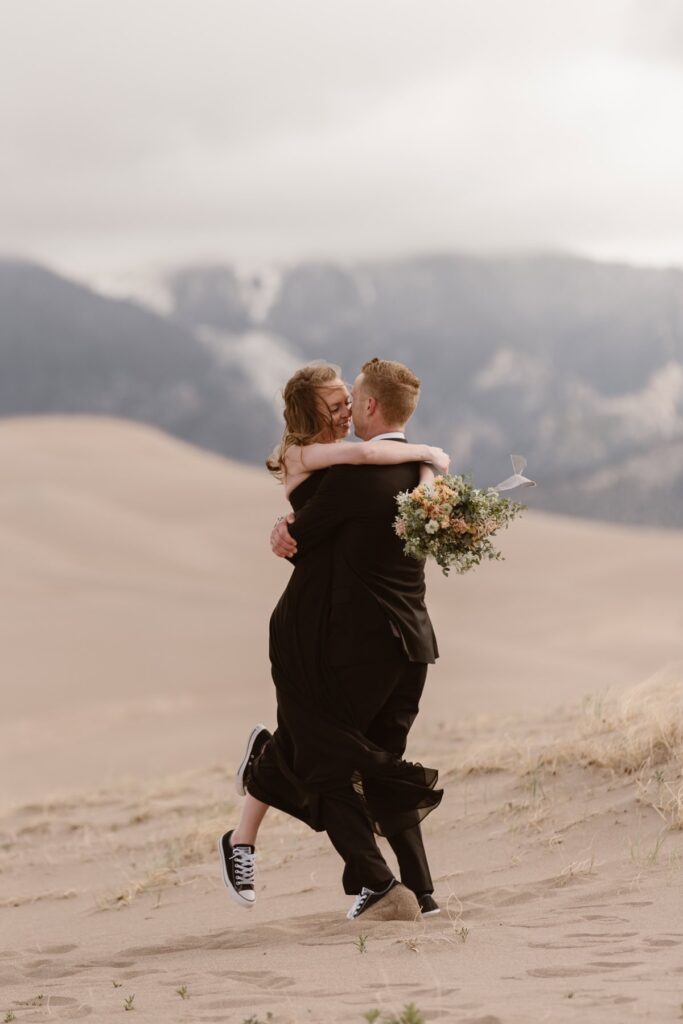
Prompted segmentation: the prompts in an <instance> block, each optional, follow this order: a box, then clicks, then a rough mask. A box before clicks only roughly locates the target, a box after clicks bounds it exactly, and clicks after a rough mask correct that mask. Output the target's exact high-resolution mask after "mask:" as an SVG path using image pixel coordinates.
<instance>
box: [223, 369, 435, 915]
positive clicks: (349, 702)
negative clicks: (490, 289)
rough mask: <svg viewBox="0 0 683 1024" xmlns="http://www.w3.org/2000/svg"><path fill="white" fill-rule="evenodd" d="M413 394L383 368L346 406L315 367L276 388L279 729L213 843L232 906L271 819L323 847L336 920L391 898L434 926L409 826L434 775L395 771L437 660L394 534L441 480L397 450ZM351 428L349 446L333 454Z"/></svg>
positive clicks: (403, 378)
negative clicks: (425, 485)
mask: <svg viewBox="0 0 683 1024" xmlns="http://www.w3.org/2000/svg"><path fill="white" fill-rule="evenodd" d="M419 390H420V381H419V379H418V378H417V377H416V376H415V375H414V374H413V373H412V372H411V371H410V370H409V369H408V368H407V367H405V366H403V365H402V364H401V363H397V362H391V361H388V360H381V359H372V360H371V361H370V362H368V363H366V364H365V365H364V366H363V368H362V371H361V373H360V374H359V375H358V377H357V378H356V380H355V382H354V385H353V390H352V393H351V394H349V391H348V389H347V387H346V385H345V384H344V383H343V381H342V380H341V377H340V370H339V368H338V367H336V366H332V365H330V364H327V363H314V364H311V365H308V366H304V367H302V368H301V369H300V370H298V371H297V372H296V373H295V374H294V376H293V377H292V378H291V379H290V380H289V381H288V383H287V385H286V387H285V389H284V392H283V394H284V400H285V409H284V418H285V432H284V435H283V438H282V442H281V444H280V446H279V448H277V449H276V451H275V452H274V453H273V455H272V456H271V458H270V459H269V460H268V463H267V465H268V468H269V469H270V471H271V472H272V473H274V474H275V476H276V477H277V478H278V479H279V480H280V481H281V482H282V484H283V485H284V487H285V494H286V496H287V498H288V500H289V501H290V503H291V505H292V509H293V512H292V513H290V514H289V515H288V516H287V517H286V518H284V519H281V520H279V521H278V522H277V523H276V525H275V527H274V529H273V532H272V534H271V547H272V549H273V552H274V553H275V554H276V555H278V556H280V557H286V558H288V559H289V560H290V561H291V562H292V563H293V565H294V569H293V572H292V574H291V576H290V579H289V582H288V584H287V587H286V589H285V591H284V593H283V594H282V596H281V598H280V600H279V602H278V604H277V606H276V608H275V610H274V612H273V615H272V617H271V620H270V660H271V667H272V676H273V681H274V683H275V690H276V697H277V728H276V729H275V731H274V732H273V733H272V734H271V733H270V732H269V731H268V730H267V729H266V728H265V727H263V726H260V725H259V726H256V727H255V728H254V729H253V730H252V733H251V735H250V737H249V740H248V743H247V749H246V752H245V754H244V757H243V759H242V763H241V765H240V768H239V770H238V772H237V776H236V787H237V791H238V792H239V793H240V794H242V795H244V797H245V799H244V803H243V809H242V814H241V817H240V821H239V823H238V825H237V827H236V828H234V829H232V830H230V831H229V832H227V833H226V834H225V835H224V836H222V838H221V839H220V840H219V852H220V856H221V862H222V867H223V878H224V881H225V883H226V885H227V887H228V890H229V892H230V895H231V896H232V897H233V899H235V900H236V901H237V902H238V903H240V904H241V905H242V906H244V907H251V906H253V905H254V902H255V899H256V889H255V873H254V859H255V847H256V841H257V833H258V828H259V825H260V824H261V821H262V820H263V817H264V815H265V813H266V811H267V809H268V807H269V806H272V807H278V808H279V809H280V810H282V811H284V812H285V813H287V814H290V815H292V816H293V817H296V818H299V819H300V820H301V821H304V822H305V823H306V824H307V825H309V826H310V827H311V828H312V829H315V830H316V831H325V832H327V835H328V837H329V839H330V841H331V843H332V845H333V846H334V848H335V849H336V850H337V852H338V853H339V855H340V856H341V858H342V860H343V862H344V872H343V877H342V882H343V886H344V891H345V892H346V893H347V894H348V895H350V896H353V897H354V902H353V904H352V906H351V908H350V909H349V911H348V914H347V917H348V918H349V919H355V918H357V917H359V916H360V915H362V914H364V913H366V912H367V911H369V910H370V909H371V908H373V907H377V906H378V904H383V912H384V913H386V912H389V916H390V910H391V904H392V901H394V902H396V901H397V899H398V897H399V894H400V896H401V898H402V899H403V897H404V896H406V895H408V897H409V899H410V901H411V902H412V903H413V905H414V907H415V914H416V915H417V914H418V913H420V912H421V913H422V914H423V915H430V914H435V913H438V912H439V907H438V905H437V903H436V902H435V900H434V898H433V895H432V894H433V891H434V887H433V883H432V878H431V874H430V870H429V864H428V861H427V855H426V852H425V848H424V843H423V838H422V833H421V828H420V822H421V821H422V819H423V818H424V817H425V816H426V815H427V814H429V812H430V811H432V810H433V809H434V808H435V807H437V806H438V804H439V803H440V801H441V797H442V795H443V794H442V790H439V789H436V788H435V786H436V782H437V772H436V771H435V770H434V769H431V768H426V767H423V766H422V765H420V764H417V763H412V762H410V761H405V760H403V754H404V752H405V749H406V742H407V737H408V732H409V730H410V727H411V726H412V724H413V722H414V720H415V717H416V715H417V713H418V707H419V702H420V697H421V695H422V690H423V687H424V684H425V679H426V675H427V666H428V665H429V664H433V663H434V661H435V660H436V658H437V656H438V650H437V645H436V638H435V636H434V631H433V629H432V625H431V622H430V620H429V615H428V613H427V609H426V606H425V580H424V563H422V562H419V561H417V560H416V559H413V558H409V557H406V556H405V555H404V553H403V546H402V543H401V541H400V540H399V538H398V537H397V536H396V535H395V533H394V530H393V522H394V518H395V515H396V502H395V496H396V494H398V492H399V491H405V490H410V489H412V488H414V487H415V486H417V484H418V483H420V482H423V481H425V480H427V481H429V480H430V479H433V476H434V474H435V473H445V472H447V471H448V465H449V458H448V456H447V455H446V454H445V453H444V452H443V451H442V450H441V449H440V448H433V447H431V446H427V445H416V444H409V443H408V442H407V441H406V437H405V432H404V431H405V426H406V423H407V422H408V420H409V419H410V417H411V415H412V414H413V412H414V410H415V407H416V405H417V401H418V397H419ZM352 422H353V427H354V430H355V434H356V436H357V437H358V438H360V439H361V442H362V443H360V444H349V443H344V442H345V439H346V438H347V436H348V434H349V433H350V430H351V423H352ZM376 836H385V837H386V838H387V840H388V842H389V844H390V846H391V847H392V849H393V852H394V854H395V857H396V860H397V862H398V867H399V873H400V882H399V880H398V879H397V878H395V877H394V873H393V871H392V870H391V868H390V867H389V865H388V864H387V862H386V860H385V859H384V857H383V855H382V853H381V851H380V849H379V846H378V844H377V840H376ZM399 885H402V886H403V887H404V888H405V890H408V891H409V892H408V893H407V894H406V893H405V892H401V890H399V889H398V888H397V887H398V886H399ZM410 891H412V893H414V894H415V898H413V897H412V896H410V894H409V893H410ZM403 905H404V906H405V901H404V903H403Z"/></svg>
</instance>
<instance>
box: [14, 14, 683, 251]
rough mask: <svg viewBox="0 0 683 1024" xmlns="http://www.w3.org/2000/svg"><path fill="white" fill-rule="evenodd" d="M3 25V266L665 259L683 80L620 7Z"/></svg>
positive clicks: (679, 158) (35, 18) (68, 17)
mask: <svg viewBox="0 0 683 1024" xmlns="http://www.w3.org/2000/svg"><path fill="white" fill-rule="evenodd" d="M665 6H666V4H665ZM648 9H652V7H650V8H648ZM5 11H6V25H7V26H8V35H7V39H6V42H7V43H8V44H9V45H7V46H6V50H7V53H8V59H7V60H6V61H5V62H4V63H3V65H2V67H1V68H0V97H2V98H1V99H0V114H1V116H2V125H3V143H4V144H3V157H2V171H3V192H2V195H1V196H0V219H1V220H2V223H3V228H4V239H5V243H4V244H5V246H6V247H7V248H13V249H15V250H18V251H26V252H30V253H33V254H35V255H39V256H43V257H44V258H47V259H51V260H52V261H54V262H57V263H61V264H62V265H68V266H73V267H76V266H78V267H81V266H82V267H83V268H84V271H87V269H88V268H89V267H90V266H93V267H97V268H98V269H108V268H109V267H113V266H117V265H118V266H130V265H131V264H133V263H136V262H141V261H146V262H149V261H156V262H159V261H165V262H183V261H184V260H186V259H198V258H202V257H211V258H234V257H236V256H239V255H246V256H251V257H254V258H260V257H264V256H268V255H273V256H275V257H281V258H288V257H297V256H301V255H307V254H329V255H333V256H334V255H342V256H343V255H354V256H357V255H364V254H367V255H374V254H387V253H392V252H403V251H410V250H414V249H426V248H427V249H429V248H431V249H434V248H439V249H443V248H448V249H454V248H470V249H471V248H479V249H484V248H491V247H493V248H500V247H508V248H511V247H532V246H535V247H538V246H553V247H562V246H565V247H570V248H575V249H581V248H584V249H586V250H587V251H591V250H592V251H596V252H597V251H604V252H608V251H613V252H614V253H615V254H619V253H620V252H621V253H622V255H623V256H626V257H628V256H629V255H632V256H634V258H637V254H638V252H639V251H648V252H652V253H654V255H655V256H656V254H657V252H658V251H661V252H662V253H663V252H665V251H666V252H669V251H670V250H671V251H675V250H676V246H677V244H678V243H677V241H676V239H677V238H679V237H681V235H683V231H682V229H683V210H681V209H680V200H679V198H678V193H679V185H678V183H679V181H680V180H681V172H682V171H683V155H682V150H681V146H680V143H679V142H678V131H677V128H676V127H675V126H676V125H677V121H678V111H679V109H680V102H681V98H682V96H683V69H681V68H679V67H678V66H677V65H676V63H675V62H674V61H671V60H670V59H669V58H668V57H667V58H663V57H662V55H661V54H660V52H659V50H658V48H657V46H656V45H655V43H654V42H653V40H655V39H656V38H658V32H659V31H660V28H659V27H658V26H660V22H661V20H662V19H661V18H660V17H659V15H657V16H654V15H653V18H652V19H651V20H650V21H648V15H647V11H646V9H645V8H644V7H642V6H638V5H636V6H635V7H634V5H633V3H632V0H601V3H600V4H599V5H596V4H594V3H589V2H587V0H556V2H554V3H553V4H548V3H547V0H516V2H515V3H514V4H511V3H509V0H478V2H477V3H473V2H472V0H430V3H429V4H428V5H425V4H423V3H420V2H416V0H372V2H371V3H368V2H367V0H343V2H342V0H339V2H337V0H330V2H326V3H322V4H321V3H320V2H319V0H278V2H277V3H272V2H271V0H248V2H247V0H239V2H237V0H202V3H201V4H195V3H191V2H190V0H135V2H133V0H98V3H97V4H96V5H94V4H93V3H92V0H51V2H50V4H49V5H47V4H43V3H40V2H39V0H21V2H19V0H6V4H5ZM668 13H669V15H670V17H671V18H673V17H674V16H675V13H676V12H675V9H674V8H671V9H670V10H669V12H668ZM655 22H656V25H655ZM643 24H647V25H648V26H649V29H650V32H651V37H652V38H650V36H648V35H647V34H646V33H645V32H644V30H643V31H641V32H637V31H636V29H637V28H638V26H639V25H641V26H642V25H643ZM667 24H669V22H667ZM680 258H681V259H682V260H683V251H681V253H680Z"/></svg>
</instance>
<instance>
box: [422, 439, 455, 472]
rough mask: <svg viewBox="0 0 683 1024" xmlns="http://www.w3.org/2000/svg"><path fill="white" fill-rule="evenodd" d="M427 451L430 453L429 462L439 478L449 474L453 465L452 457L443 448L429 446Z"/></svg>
mask: <svg viewBox="0 0 683 1024" xmlns="http://www.w3.org/2000/svg"><path fill="white" fill-rule="evenodd" d="M427 450H428V451H429V458H428V459H427V462H429V463H431V465H432V466H433V467H434V472H435V473H436V474H437V476H442V475H443V474H444V473H447V472H448V469H449V466H450V464H451V457H450V455H449V454H448V452H445V451H444V450H443V448H434V447H432V445H428V446H427Z"/></svg>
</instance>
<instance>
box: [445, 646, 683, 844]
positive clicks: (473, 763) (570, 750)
mask: <svg viewBox="0 0 683 1024" xmlns="http://www.w3.org/2000/svg"><path fill="white" fill-rule="evenodd" d="M565 724H566V734H565V735H561V736H556V737H553V738H552V739H550V740H545V741H543V740H541V741H538V742H537V743H536V744H535V745H534V746H532V745H531V744H529V743H528V742H520V741H519V740H516V739H515V737H514V736H511V735H509V734H508V735H506V736H505V737H504V738H503V739H500V740H497V741H495V742H492V743H489V744H486V745H481V746H478V747H476V748H474V749H470V750H468V751H466V752H465V756H464V757H462V758H461V761H460V764H459V765H457V766H456V765H451V766H450V772H451V773H456V772H459V773H463V774H470V773H475V772H494V771H515V772H519V773H521V774H528V773H531V772H534V771H536V772H537V771H538V769H539V768H541V767H544V768H549V769H550V770H551V771H557V769H558V768H560V767H561V766H562V765H567V764H571V765H580V766H582V767H597V768H607V769H610V770H611V771H614V772H618V773H636V772H643V771H647V770H648V769H652V770H654V769H655V768H656V767H657V766H658V765H668V766H669V768H670V771H669V775H670V776H671V775H673V778H670V779H669V782H668V783H667V786H668V789H667V792H666V794H664V793H663V792H662V793H661V794H660V796H662V797H665V800H664V802H663V803H662V805H661V806H662V810H663V813H664V814H665V815H666V814H668V815H669V816H670V817H671V818H672V820H674V821H680V814H681V807H682V805H683V781H681V766H683V664H673V665H668V666H666V667H664V668H663V669H661V670H660V671H659V672H656V673H655V674H654V675H653V676H651V677H650V678H649V679H647V680H645V682H643V683H640V684H639V685H637V686H634V687H632V688H631V689H630V690H628V691H627V692H626V693H624V694H623V695H622V696H621V697H610V696H609V695H603V696H599V697H591V698H588V699H587V700H585V701H584V702H583V705H582V707H581V709H580V710H579V711H578V712H577V713H574V714H573V715H572V716H570V717H569V718H568V719H567V720H566V723H565ZM446 770H447V771H448V770H449V768H448V766H447V769H446ZM676 827H681V826H680V825H677V826H676Z"/></svg>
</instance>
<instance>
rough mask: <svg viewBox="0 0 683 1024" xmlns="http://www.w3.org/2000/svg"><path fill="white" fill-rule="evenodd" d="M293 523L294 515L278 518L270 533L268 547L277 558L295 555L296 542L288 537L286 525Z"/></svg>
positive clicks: (291, 513)
mask: <svg viewBox="0 0 683 1024" xmlns="http://www.w3.org/2000/svg"><path fill="white" fill-rule="evenodd" d="M293 522H294V513H293V512H290V513H289V515H288V516H279V518H278V520H277V522H276V523H275V526H274V527H273V529H272V530H271V532H270V547H271V550H272V552H273V554H274V555H277V556H278V558H291V557H292V555H295V554H296V541H295V540H294V538H293V537H291V536H290V534H289V530H288V529H287V523H293Z"/></svg>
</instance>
